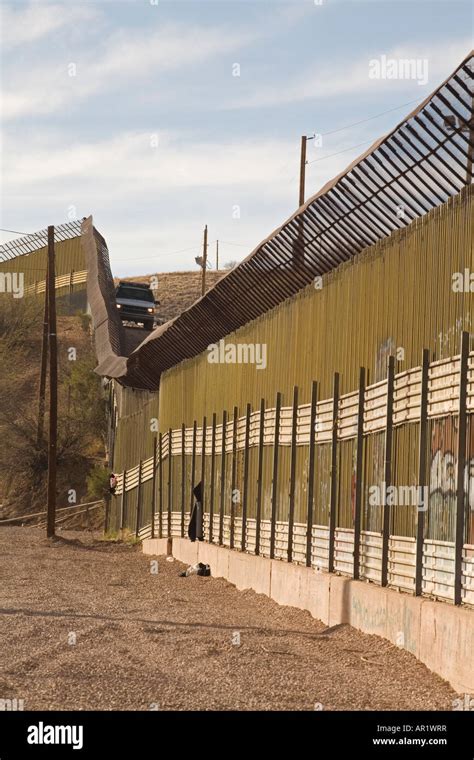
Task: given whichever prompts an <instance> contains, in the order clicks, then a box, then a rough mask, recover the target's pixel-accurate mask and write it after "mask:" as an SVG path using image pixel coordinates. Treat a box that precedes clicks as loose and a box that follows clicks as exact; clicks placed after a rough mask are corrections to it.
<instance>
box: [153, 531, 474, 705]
mask: <svg viewBox="0 0 474 760" xmlns="http://www.w3.org/2000/svg"><path fill="white" fill-rule="evenodd" d="M143 551H144V553H145V554H153V555H160V554H166V553H167V551H169V547H167V539H156V538H155V539H146V540H144V541H143ZM172 554H173V557H175V558H176V559H178V560H179V561H181V562H184V563H185V564H194V563H195V562H204V563H206V564H209V565H210V566H211V572H212V575H213V576H214V577H218V578H219V577H220V578H225V579H226V580H228V581H230V583H233V584H234V585H235V586H236V587H237V588H238V589H241V590H242V589H247V588H249V589H253V590H254V591H256V592H257V593H259V594H265V595H266V596H269V597H270V598H271V599H274V600H275V601H276V602H278V604H284V605H288V606H289V607H297V608H299V609H302V610H308V611H309V612H310V613H311V615H312V616H313V617H315V618H317V619H318V620H321V621H322V622H323V623H325V624H326V625H328V626H332V625H338V624H339V623H347V624H349V625H351V626H353V627H354V628H357V629H358V630H360V631H363V632H364V633H371V634H376V635H377V636H383V637H384V638H386V639H388V640H389V641H391V642H392V643H393V644H395V645H396V646H399V647H400V648H402V649H406V650H407V651H408V652H411V653H412V654H413V655H415V657H417V658H418V659H419V660H421V662H423V663H425V665H426V666H427V667H428V668H429V669H430V670H432V671H433V672H435V673H438V674H439V675H440V676H442V678H445V679H446V680H447V681H449V683H450V684H451V686H452V687H453V688H454V689H455V690H456V691H457V692H459V693H460V694H471V695H474V656H473V652H474V610H470V609H461V608H459V607H454V606H452V605H450V604H446V603H444V602H433V601H430V600H429V599H424V598H422V597H414V596H410V595H408V594H402V593H399V592H397V591H394V590H393V589H389V588H381V587H380V586H376V585H375V584H372V583H366V582H364V581H354V580H352V579H351V578H344V577H342V576H338V575H330V574H329V573H324V572H317V571H315V570H313V569H310V568H307V567H302V566H301V565H292V564H289V563H286V562H282V561H281V560H270V559H267V558H264V557H256V556H254V555H252V554H245V553H244V552H238V551H231V550H230V549H226V548H225V547H221V546H215V545H212V544H208V543H205V542H196V543H191V542H190V541H189V540H187V539H184V538H173V539H172Z"/></svg>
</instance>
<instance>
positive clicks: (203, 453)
mask: <svg viewBox="0 0 474 760" xmlns="http://www.w3.org/2000/svg"><path fill="white" fill-rule="evenodd" d="M206 434H207V419H206V417H203V420H202V447H201V494H202V496H201V498H202V501H201V514H202V534H203V536H204V538H205V537H206V535H205V532H204V510H205V501H206V499H205V496H204V490H205V487H206Z"/></svg>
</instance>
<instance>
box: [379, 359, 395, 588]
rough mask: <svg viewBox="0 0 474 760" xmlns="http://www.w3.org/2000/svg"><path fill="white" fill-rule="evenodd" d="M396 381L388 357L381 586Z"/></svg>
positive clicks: (384, 570) (387, 538)
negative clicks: (394, 386)
mask: <svg viewBox="0 0 474 760" xmlns="http://www.w3.org/2000/svg"><path fill="white" fill-rule="evenodd" d="M394 381H395V357H394V356H389V357H388V367H387V414H386V422H385V457H384V483H383V488H382V489H381V490H382V493H383V497H384V499H383V502H384V503H383V528H382V531H383V532H382V577H381V585H382V586H387V584H388V552H389V545H390V526H391V505H390V503H389V502H390V499H389V498H388V493H389V491H388V489H389V488H390V487H391V485H392V440H393V385H394Z"/></svg>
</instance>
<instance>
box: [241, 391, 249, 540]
mask: <svg viewBox="0 0 474 760" xmlns="http://www.w3.org/2000/svg"><path fill="white" fill-rule="evenodd" d="M251 410H252V407H251V405H250V404H247V409H246V413H245V444H244V446H245V448H244V478H243V479H244V483H243V493H242V536H241V542H240V548H241V550H242V551H243V552H244V551H245V549H246V547H247V500H248V490H249V489H248V481H249V454H250V414H251Z"/></svg>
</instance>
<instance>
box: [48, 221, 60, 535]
mask: <svg viewBox="0 0 474 760" xmlns="http://www.w3.org/2000/svg"><path fill="white" fill-rule="evenodd" d="M54 286H55V262H54V227H53V226H50V227H48V317H49V319H48V326H49V440H48V443H49V446H48V510H47V528H46V535H47V536H48V538H51V537H53V536H54V534H55V522H56V467H57V462H56V457H57V435H58V353H57V335H56V290H55V287H54Z"/></svg>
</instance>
